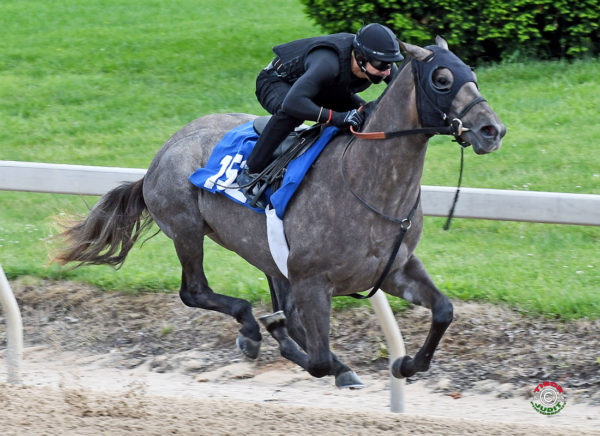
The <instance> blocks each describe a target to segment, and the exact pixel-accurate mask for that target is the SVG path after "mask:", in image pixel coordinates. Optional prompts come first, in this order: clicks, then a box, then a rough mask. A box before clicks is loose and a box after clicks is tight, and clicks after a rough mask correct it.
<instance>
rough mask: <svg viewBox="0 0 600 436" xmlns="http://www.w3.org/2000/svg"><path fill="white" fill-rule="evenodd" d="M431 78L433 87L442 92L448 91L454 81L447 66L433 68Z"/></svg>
mask: <svg viewBox="0 0 600 436" xmlns="http://www.w3.org/2000/svg"><path fill="white" fill-rule="evenodd" d="M432 79H433V80H432V84H433V86H434V87H435V89H437V90H438V91H443V92H445V91H449V90H450V88H452V83H453V82H454V77H452V73H451V72H450V70H448V69H447V68H438V69H437V70H435V72H434V73H433V77H432Z"/></svg>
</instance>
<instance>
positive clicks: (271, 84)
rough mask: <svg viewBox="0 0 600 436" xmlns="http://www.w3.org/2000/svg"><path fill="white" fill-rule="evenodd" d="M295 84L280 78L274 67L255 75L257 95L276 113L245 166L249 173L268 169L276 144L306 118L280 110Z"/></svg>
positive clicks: (269, 110) (261, 102) (267, 107)
mask: <svg viewBox="0 0 600 436" xmlns="http://www.w3.org/2000/svg"><path fill="white" fill-rule="evenodd" d="M291 87H292V85H290V84H289V83H287V82H285V81H284V80H282V79H280V78H279V77H277V75H276V74H275V72H274V70H262V71H261V72H260V74H259V75H258V77H257V78H256V97H257V98H258V101H259V103H260V104H261V105H262V107H264V108H265V109H266V110H267V111H268V112H269V113H271V114H273V116H272V117H271V119H270V120H269V122H268V123H267V125H266V126H265V130H264V131H263V132H262V134H261V135H260V137H259V138H258V141H257V142H256V145H255V146H254V149H253V150H252V153H250V155H249V156H248V159H247V161H246V165H248V172H250V173H258V172H261V171H262V170H264V169H265V167H266V166H267V165H269V163H271V159H272V158H273V152H274V151H275V149H276V148H277V146H278V145H279V144H280V143H281V141H283V140H284V139H285V138H286V137H287V136H288V135H289V134H290V133H291V132H292V131H293V130H294V129H295V128H296V127H298V126H299V125H300V124H302V122H303V121H304V120H299V119H297V118H294V117H291V116H289V115H287V114H285V113H284V112H283V111H282V110H281V105H282V103H283V100H284V99H285V96H286V95H287V93H288V91H289V90H290V88H291Z"/></svg>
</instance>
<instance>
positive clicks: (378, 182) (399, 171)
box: [348, 65, 427, 213]
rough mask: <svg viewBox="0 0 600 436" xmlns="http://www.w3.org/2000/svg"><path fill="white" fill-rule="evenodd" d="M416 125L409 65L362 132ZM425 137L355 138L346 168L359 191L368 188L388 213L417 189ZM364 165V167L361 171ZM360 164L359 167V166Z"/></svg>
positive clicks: (399, 205) (401, 207) (383, 98)
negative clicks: (350, 171) (350, 170)
mask: <svg viewBox="0 0 600 436" xmlns="http://www.w3.org/2000/svg"><path fill="white" fill-rule="evenodd" d="M417 127H420V125H419V115H418V112H417V104H416V91H415V86H414V81H413V77H412V72H411V68H410V65H407V66H406V68H404V69H403V70H402V71H401V72H400V73H399V76H398V77H396V79H394V81H393V82H392V83H391V84H390V85H389V89H388V90H387V91H386V92H385V94H384V95H383V96H382V97H381V99H380V101H379V103H378V105H377V108H376V109H375V110H374V111H373V113H372V114H371V116H369V119H368V121H367V123H365V126H364V127H363V129H362V131H363V132H379V131H398V130H408V129H414V128H417ZM426 150H427V140H426V139H425V137H424V136H423V135H408V136H402V137H399V138H394V139H387V140H356V141H355V143H354V144H353V145H352V148H351V150H350V152H349V156H348V157H349V162H348V164H349V168H352V169H353V170H354V171H355V172H354V174H353V176H354V178H355V183H356V184H358V185H360V186H361V189H360V190H361V191H362V192H365V193H366V192H368V193H369V197H371V198H373V196H374V195H375V196H376V197H377V198H376V199H375V198H374V201H377V202H378V203H379V204H385V205H386V207H387V208H389V210H390V213H393V212H394V211H397V210H398V209H399V208H400V209H404V206H402V205H401V202H402V199H404V198H406V197H407V196H409V197H410V196H411V193H413V192H415V191H416V190H418V187H419V186H420V183H421V175H422V173H423V166H424V163H425V152H426ZM365 167H367V168H368V171H365V169H364V168H365ZM361 168H362V169H361Z"/></svg>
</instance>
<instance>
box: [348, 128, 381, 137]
mask: <svg viewBox="0 0 600 436" xmlns="http://www.w3.org/2000/svg"><path fill="white" fill-rule="evenodd" d="M350 132H352V134H353V135H354V136H356V137H357V138H359V139H387V136H386V134H385V132H368V133H367V132H357V131H356V130H354V126H350Z"/></svg>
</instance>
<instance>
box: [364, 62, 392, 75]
mask: <svg viewBox="0 0 600 436" xmlns="http://www.w3.org/2000/svg"><path fill="white" fill-rule="evenodd" d="M366 68H367V72H368V73H369V74H372V75H374V76H380V77H383V78H384V79H385V78H386V77H387V76H389V75H390V74H391V73H392V65H391V64H388V66H387V68H386V69H385V70H383V71H382V70H380V69H378V68H375V67H374V66H373V65H372V64H371V62H367V65H366ZM379 68H381V65H379Z"/></svg>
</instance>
